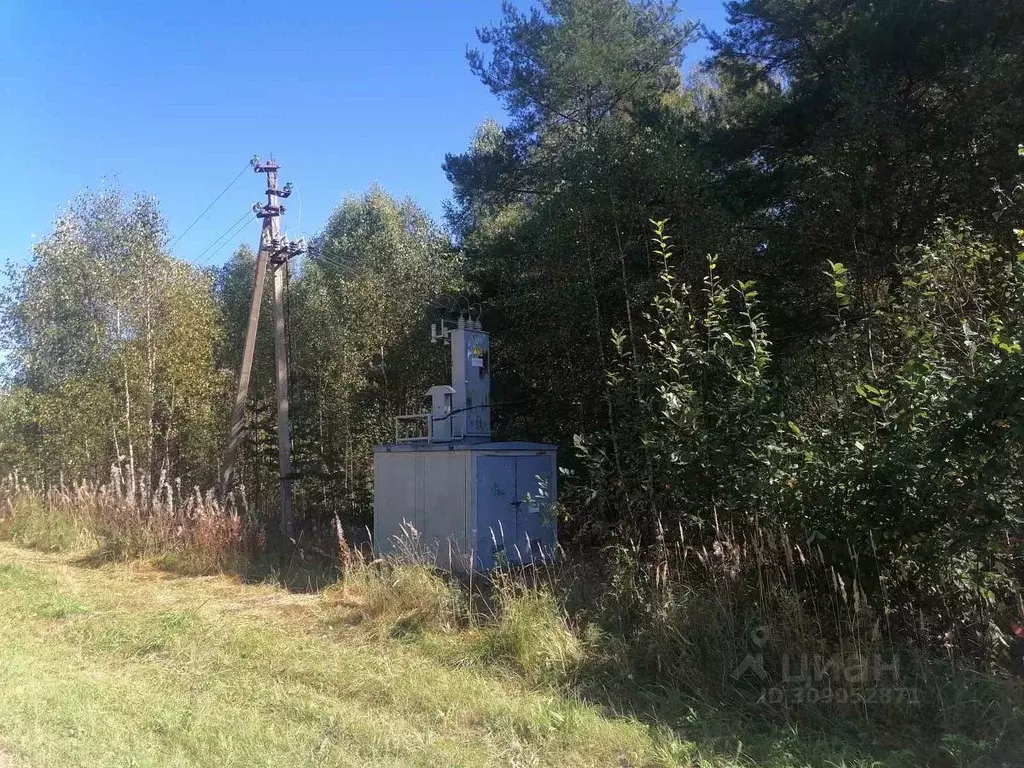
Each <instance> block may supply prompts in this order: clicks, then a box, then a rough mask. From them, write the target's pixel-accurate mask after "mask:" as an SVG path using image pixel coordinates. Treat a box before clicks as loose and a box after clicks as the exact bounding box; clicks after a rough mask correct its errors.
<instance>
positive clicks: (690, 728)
mask: <svg viewBox="0 0 1024 768" xmlns="http://www.w3.org/2000/svg"><path fill="white" fill-rule="evenodd" d="M568 690H569V691H570V692H571V695H572V696H574V697H577V698H579V699H580V700H582V701H585V702H587V703H589V704H591V705H594V706H598V707H601V708H602V709H604V710H606V711H608V712H610V713H613V714H614V715H616V716H620V717H632V718H635V719H637V720H639V721H641V722H643V723H645V724H647V725H648V726H650V727H652V728H654V729H669V730H670V731H671V732H672V733H673V734H674V735H675V737H676V738H677V739H679V740H681V741H682V742H684V743H688V744H692V745H693V749H694V750H695V751H696V752H697V755H698V756H699V757H700V758H701V759H705V760H711V761H712V764H716V765H717V764H718V763H717V762H715V761H716V760H723V759H724V760H731V761H734V762H735V763H736V764H737V765H757V766H779V768H781V767H782V766H805V765H806V766H819V765H822V766H836V767H837V768H838V767H840V766H842V767H848V768H853V766H864V767H865V768H866V767H867V766H872V767H876V766H877V768H896V767H897V766H925V765H927V766H934V767H935V768H947V767H948V768H954V766H955V767H956V768H968V767H970V768H983V767H984V768H988V767H990V766H1007V767H1008V766H1011V765H1022V764H1024V763H1022V755H1024V729H1020V730H1019V731H1018V732H1017V733H1016V734H1013V733H996V732H994V731H996V730H998V726H996V724H994V723H993V732H987V733H978V732H973V733H971V732H968V733H959V732H955V731H949V730H945V729H944V728H943V725H942V723H941V722H939V719H938V718H935V717H930V716H929V715H930V713H929V712H928V711H924V710H922V711H921V712H920V713H919V714H917V715H916V716H911V717H907V716H906V715H905V714H904V715H901V714H899V713H895V712H893V717H892V718H891V720H886V717H885V716H884V714H879V713H877V712H876V713H875V714H873V715H872V717H867V709H865V708H870V707H872V706H874V707H883V706H885V705H883V704H881V703H875V704H865V705H863V706H864V708H862V709H861V711H860V712H856V711H854V710H853V709H851V710H850V711H844V712H834V711H830V710H829V709H828V707H827V706H826V705H824V704H823V705H821V706H820V707H816V706H815V705H811V704H808V703H804V704H803V705H800V706H791V707H787V706H785V705H777V704H771V703H765V702H764V701H763V700H761V694H762V693H764V692H765V691H764V690H763V689H761V688H759V687H758V686H757V685H749V686H746V687H740V685H739V684H737V687H736V689H735V691H734V692H732V693H731V694H729V695H728V696H721V695H715V694H713V693H709V692H694V691H684V690H680V689H678V688H674V687H672V686H671V685H667V684H664V683H659V682H658V681H657V679H656V677H655V676H654V675H652V676H650V677H646V678H645V677H643V676H638V675H636V674H635V673H633V672H631V671H630V670H629V668H628V662H626V660H624V659H618V660H616V659H611V658H606V659H602V660H598V659H590V660H588V661H587V662H585V663H584V664H583V665H582V666H581V667H579V668H578V669H577V670H576V671H575V674H574V675H573V678H572V680H571V683H570V685H569V689H568ZM984 705H985V702H981V701H979V702H978V706H979V707H980V706H984ZM966 730H974V729H966ZM687 764H691V763H687ZM692 764H693V765H697V764H698V761H697V760H694V761H693V762H692ZM729 764H730V765H731V764H732V763H729Z"/></svg>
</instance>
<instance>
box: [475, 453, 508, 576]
mask: <svg viewBox="0 0 1024 768" xmlns="http://www.w3.org/2000/svg"><path fill="white" fill-rule="evenodd" d="M476 471H477V475H476V504H477V510H476V512H477V517H476V559H477V561H478V562H479V564H480V567H481V568H483V569H489V568H493V567H495V566H496V565H503V564H504V563H506V562H510V561H511V562H514V561H515V560H516V558H515V555H514V553H515V546H514V545H515V543H516V540H517V539H518V536H519V532H518V530H517V526H516V503H515V502H516V459H515V458H514V457H512V456H480V457H479V458H478V459H477V470H476Z"/></svg>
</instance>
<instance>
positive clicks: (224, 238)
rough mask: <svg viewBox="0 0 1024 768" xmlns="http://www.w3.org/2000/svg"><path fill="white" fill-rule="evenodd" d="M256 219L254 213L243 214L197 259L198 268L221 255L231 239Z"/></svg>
mask: <svg viewBox="0 0 1024 768" xmlns="http://www.w3.org/2000/svg"><path fill="white" fill-rule="evenodd" d="M255 218H256V214H255V213H253V212H252V211H246V212H245V213H244V214H242V215H241V216H240V217H239V218H238V219H236V220H235V223H234V224H232V225H231V226H229V227H228V228H227V229H226V230H225V231H224V232H223V233H222V234H221V235H220V237H218V238H217V239H216V240H214V241H213V242H212V243H210V244H209V245H208V246H207V247H206V250H204V251H203V252H202V253H200V254H199V255H198V256H197V257H196V260H195V264H196V265H197V266H198V265H200V264H203V263H205V262H206V261H209V260H210V259H212V258H213V257H214V256H216V255H217V254H218V253H220V251H221V249H222V248H223V247H224V246H225V245H227V244H228V243H229V242H231V238H233V237H234V236H235V235H236V234H238V233H239V232H241V231H242V230H243V229H244V228H245V227H246V226H247V225H248V224H249V222H250V221H252V220H253V219H255Z"/></svg>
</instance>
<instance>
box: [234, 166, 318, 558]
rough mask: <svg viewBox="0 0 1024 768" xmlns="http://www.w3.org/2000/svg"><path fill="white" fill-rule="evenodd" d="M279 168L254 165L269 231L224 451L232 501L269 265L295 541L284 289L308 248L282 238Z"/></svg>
mask: <svg viewBox="0 0 1024 768" xmlns="http://www.w3.org/2000/svg"><path fill="white" fill-rule="evenodd" d="M279 168H280V166H278V164H277V163H276V162H274V161H273V160H269V161H268V162H266V163H260V162H256V163H254V164H253V170H255V171H256V173H265V174H267V202H266V205H260V204H259V203H257V204H256V205H254V206H253V210H254V211H255V213H256V216H257V217H258V218H260V219H262V220H263V229H262V230H261V232H260V247H259V253H258V254H257V256H256V278H255V280H254V281H253V287H252V301H251V303H250V305H249V325H248V327H247V328H246V330H245V345H244V348H243V351H242V369H241V371H240V373H239V377H238V392H237V394H236V396H235V405H234V408H233V410H232V413H231V432H230V434H229V435H228V444H227V448H226V449H225V451H224V465H223V468H222V472H221V495H222V496H226V495H227V493H228V491H230V490H231V479H232V477H233V475H234V470H235V456H236V454H237V453H238V441H239V439H240V438H241V435H242V427H243V423H244V420H245V401H246V398H247V397H248V394H249V378H250V374H251V372H252V361H253V356H254V354H255V351H256V330H257V328H258V326H259V321H260V307H261V305H262V302H263V289H264V285H265V283H266V275H267V268H268V266H269V267H271V268H273V270H274V356H275V358H276V359H277V458H278V466H279V473H280V484H281V533H283V534H284V535H285V536H286V537H288V538H292V537H293V536H294V535H295V516H294V514H293V513H292V458H291V450H292V445H291V421H290V419H289V408H288V343H287V334H286V329H285V314H284V286H285V275H286V273H287V270H288V261H289V259H291V258H293V257H294V256H298V255H299V254H300V253H302V251H303V245H302V243H301V242H299V243H293V242H290V241H286V240H284V239H282V237H281V232H280V222H279V220H278V219H279V217H280V215H281V214H282V213H284V211H285V208H284V206H283V205H281V203H280V200H281V199H283V198H286V197H288V196H289V195H290V194H291V192H292V187H291V184H286V185H285V187H284V189H278V188H277V172H278V170H279Z"/></svg>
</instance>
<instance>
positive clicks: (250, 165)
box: [167, 155, 258, 250]
mask: <svg viewBox="0 0 1024 768" xmlns="http://www.w3.org/2000/svg"><path fill="white" fill-rule="evenodd" d="M257 160H258V158H257V157H256V156H255V155H253V158H252V160H250V161H249V162H247V163H246V164H245V167H243V168H242V170H240V171H239V172H238V175H237V176H235V178H233V179H232V180H231V183H230V184H228V185H227V186H226V187H224V189H222V190H221V191H220V194H219V195H217V196H216V197H215V198H213V202H211V203H210V204H209V205H208V206H206V207H205V208H204V209H203V212H202V213H200V214H199V215H198V216H196V217H195V218H194V219H193V220H192V223H191V224H189V225H188V226H187V227H185V231H184V232H182V233H181V234H180V235H178V236H177V237H176V238H174V242H172V243H171V244H170V245H169V246H168V247H167V250H170V249H171V248H173V247H174V246H175V245H177V244H178V242H179V241H180V240H181V238H183V237H184V236H185V235H187V234H188V233H189V230H191V229H192V227H194V226H195V225H196V224H197V223H198V222H199V220H200V219H201V218H203V216H205V215H206V214H207V213H208V212H209V211H210V209H211V208H213V206H214V205H216V203H217V201H218V200H220V199H221V198H222V197H224V195H225V194H226V193H227V191H228V190H229V189H231V188H232V187H233V186H235V182H236V181H238V180H239V179H240V178H242V174H243V173H245V172H246V171H247V170H249V168H251V167H252V166H253V165H254V164H255V163H256V162H257Z"/></svg>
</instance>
